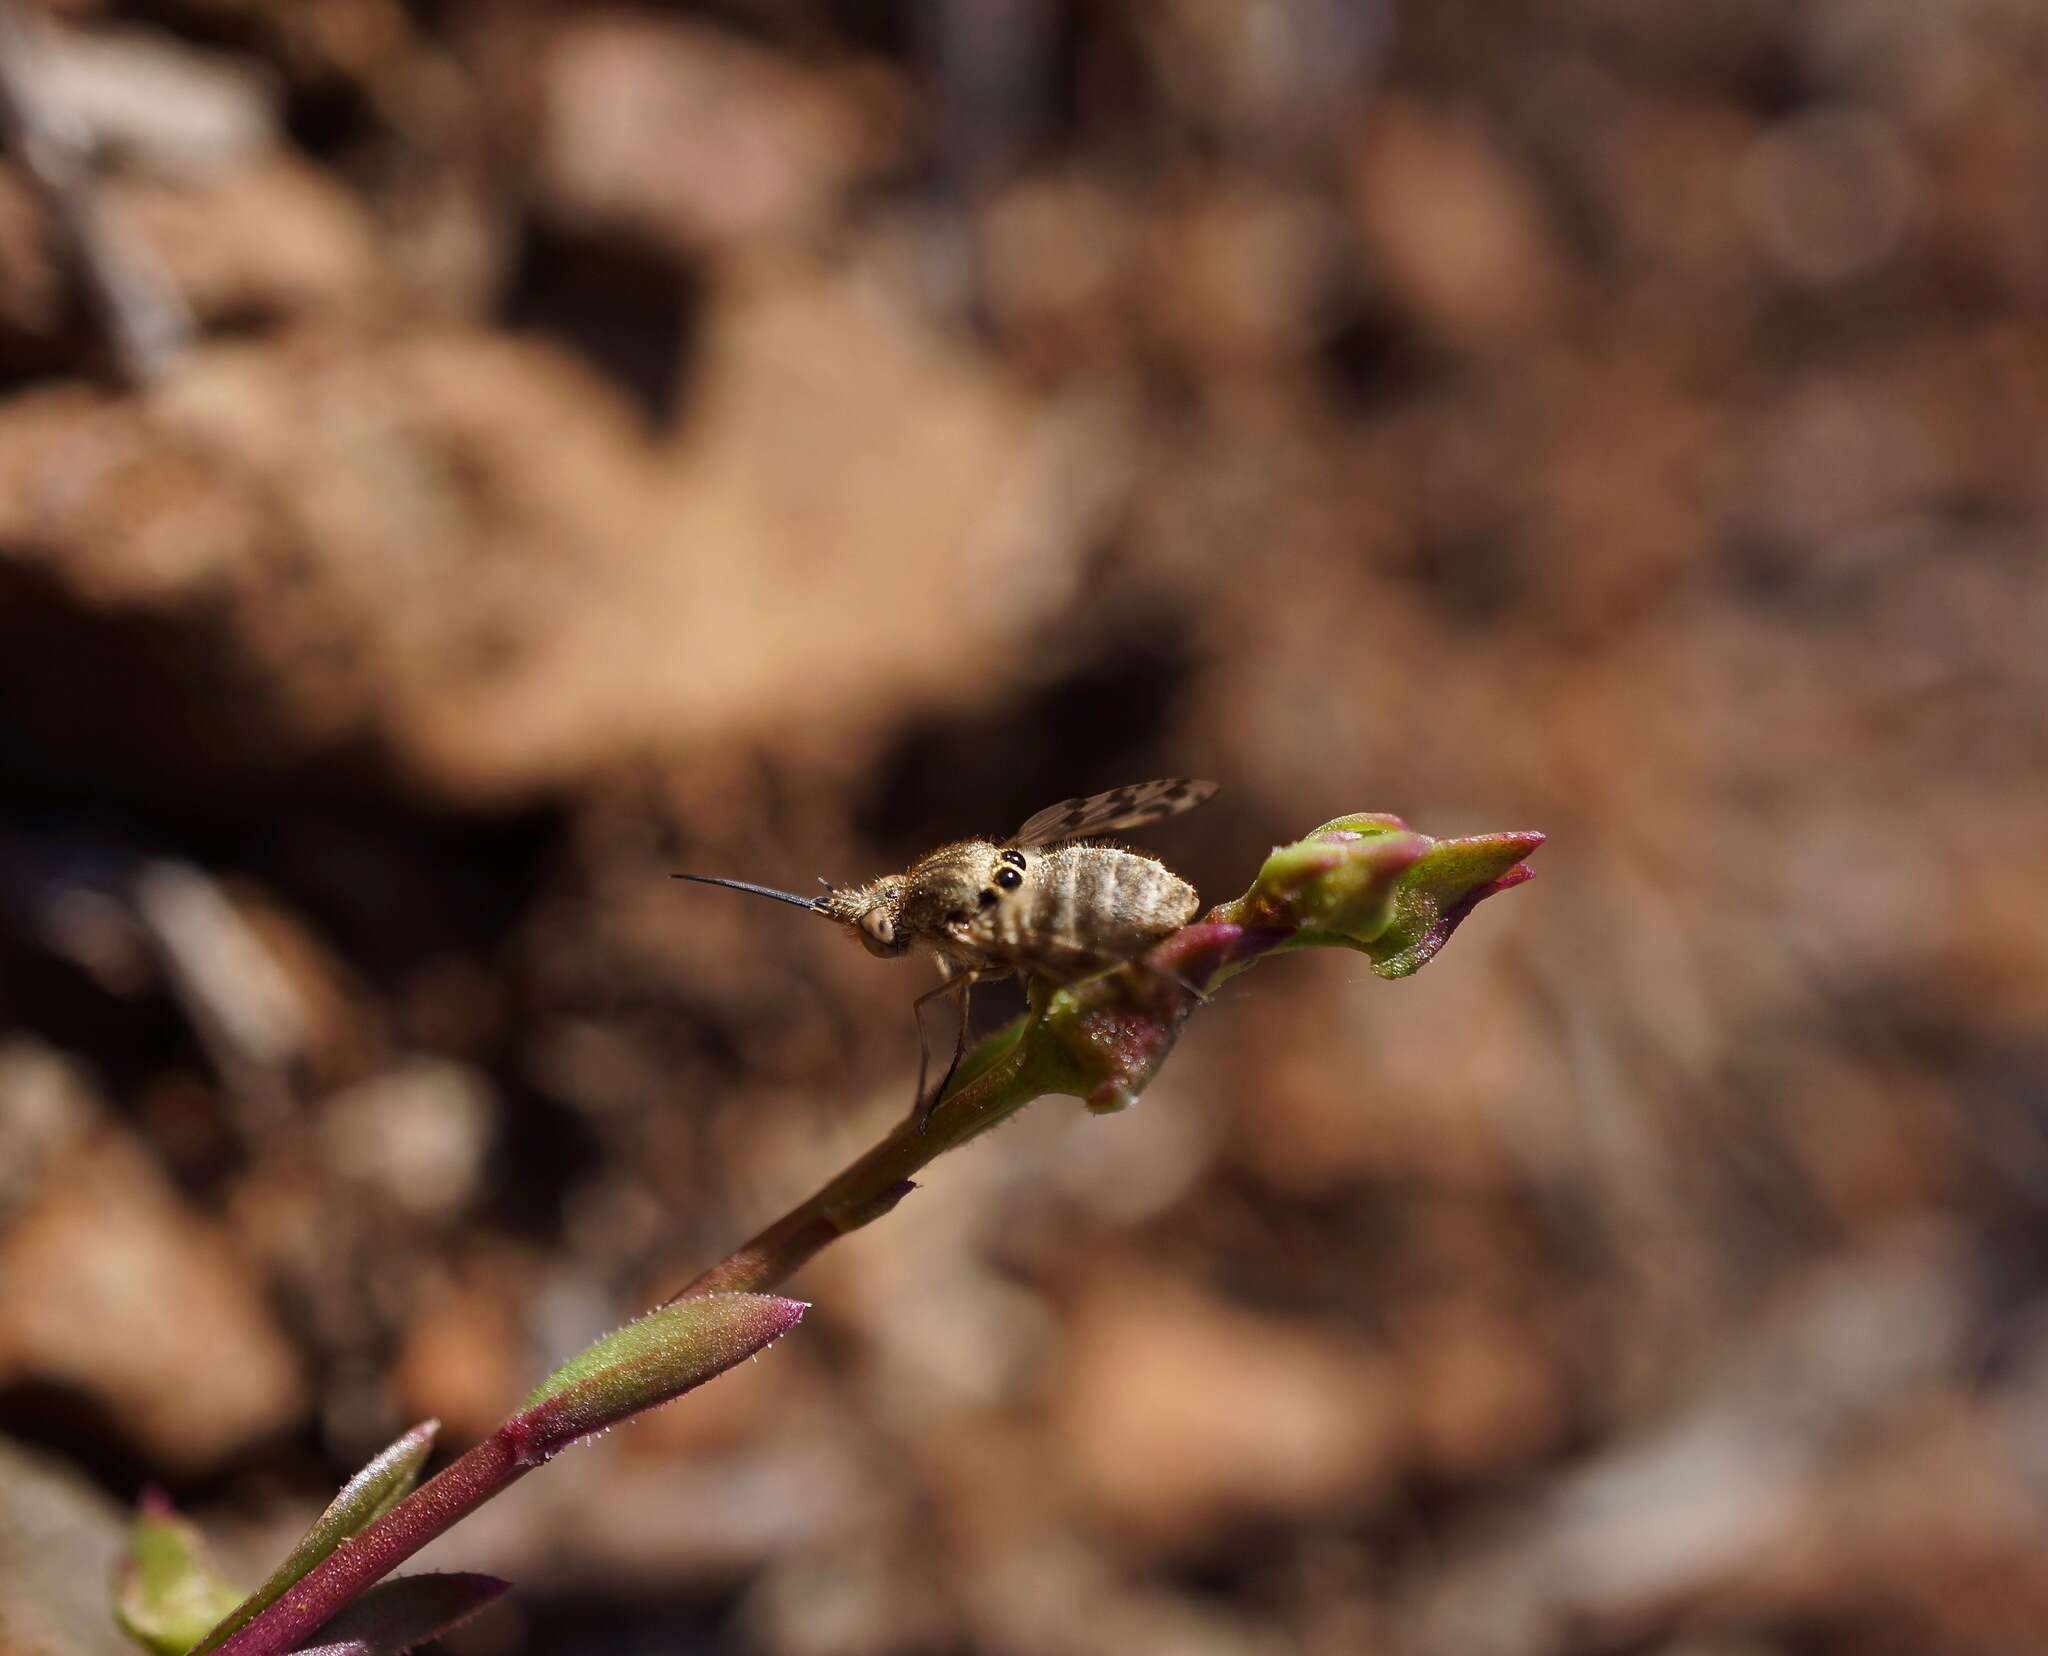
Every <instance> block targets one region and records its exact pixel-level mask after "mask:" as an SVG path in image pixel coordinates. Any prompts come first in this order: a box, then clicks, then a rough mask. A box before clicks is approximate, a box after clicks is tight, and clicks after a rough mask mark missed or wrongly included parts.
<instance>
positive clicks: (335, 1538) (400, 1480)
mask: <svg viewBox="0 0 2048 1656" xmlns="http://www.w3.org/2000/svg"><path fill="white" fill-rule="evenodd" d="M440 1430H441V1423H440V1422H439V1421H438V1420H428V1421H422V1422H421V1423H420V1424H419V1425H417V1426H415V1427H414V1428H413V1429H412V1430H411V1431H409V1432H407V1433H406V1434H405V1435H404V1436H403V1437H401V1438H399V1439H398V1440H397V1441H396V1442H394V1443H393V1444H392V1445H391V1446H390V1447H389V1448H387V1449H385V1450H384V1451H383V1452H382V1453H381V1454H379V1455H378V1456H377V1457H376V1459H374V1460H372V1461H371V1462H370V1463H369V1464H368V1465H367V1466H365V1467H364V1468H363V1469H362V1471H360V1472H358V1473H357V1474H356V1475H355V1476H354V1477H353V1478H351V1479H349V1481H348V1482H347V1483H346V1484H344V1485H343V1486H342V1491H341V1493H340V1494H339V1495H337V1496H335V1497H334V1499H333V1500H332V1501H330V1502H329V1503H328V1505H327V1510H326V1511H325V1512H323V1513H321V1514H320V1516H319V1517H318V1518H317V1519H315V1520H314V1522H313V1527H312V1528H311V1529H309V1530H307V1531H306V1533H305V1535H304V1536H303V1537H301V1539H300V1541H299V1544H298V1545H297V1546H295V1547H294V1548H292V1550H291V1552H290V1553H289V1555H287V1556H286V1558H285V1561H284V1562H283V1563H282V1564H280V1565H278V1567H277V1568H276V1569H275V1570H273V1571H271V1573H270V1578H269V1580H267V1581H265V1582H264V1583H263V1585H262V1586H261V1587H258V1588H257V1589H256V1591H255V1592H253V1593H251V1594H250V1595H249V1596H248V1597H247V1598H245V1599H243V1600H242V1602H241V1603H239V1604H237V1605H236V1606H235V1607H234V1608H233V1609H232V1610H231V1611H229V1613H228V1614H227V1615H226V1616H224V1617H222V1619H221V1621H220V1623H219V1625H218V1626H216V1627H214V1628H213V1630H212V1631H211V1632H209V1633H208V1634H207V1635H206V1637H205V1638H204V1639H202V1640H200V1642H199V1643H198V1645H197V1646H196V1647H194V1648H193V1650H192V1653H191V1656H207V1652H209V1651H211V1650H215V1649H217V1648H218V1647H219V1646H221V1645H223V1644H225V1643H227V1641H228V1640H229V1639H230V1638H231V1637H232V1636H233V1635H234V1634H235V1633H236V1632H237V1631H239V1630H240V1629H241V1628H243V1627H245V1626H247V1625H248V1624H249V1623H250V1622H252V1621H254V1620H255V1619H256V1617H257V1616H258V1615H259V1614H260V1613H261V1612H262V1611H264V1610H265V1609H267V1608H268V1607H269V1606H270V1605H272V1604H274V1603H276V1602H277V1600H278V1599H279V1598H281V1597H282V1596H283V1595H284V1593H285V1592H286V1591H287V1590H288V1589H289V1588H290V1587H291V1586H292V1585H293V1584H294V1583H295V1582H297V1581H298V1580H299V1579H300V1578H301V1577H302V1576H304V1575H305V1573H306V1572H307V1571H308V1570H310V1569H312V1568H313V1566H314V1565H315V1564H318V1563H319V1562H320V1560H321V1559H323V1558H325V1557H326V1556H327V1555H328V1554H329V1553H331V1552H333V1551H334V1549H335V1548H336V1547H338V1546H340V1545H341V1544H342V1542H344V1541H346V1540H347V1539H348V1538H349V1537H350V1536H351V1535H355V1534H358V1533H359V1532H360V1531H362V1530H363V1529H365V1528H367V1527H368V1526H369V1525H370V1524H372V1523H374V1522H376V1520H377V1519H379V1518H381V1517H383V1516H384V1514H385V1513H387V1512H389V1511H390V1510H391V1509H392V1508H393V1507H394V1506H396V1505H397V1504H398V1503H399V1501H400V1500H402V1499H403V1498H404V1496H405V1492H406V1491H407V1490H409V1489H411V1488H412V1486H413V1483H414V1481H415V1480H416V1479H418V1477H419V1475H420V1468H421V1467H422V1466H424V1465H425V1464H426V1459H427V1455H428V1453H429V1451H431V1450H432V1448H433V1447H434V1437H435V1434H436V1433H438V1432H439V1431H440Z"/></svg>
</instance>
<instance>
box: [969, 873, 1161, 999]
mask: <svg viewBox="0 0 2048 1656" xmlns="http://www.w3.org/2000/svg"><path fill="white" fill-rule="evenodd" d="M1197 905H1198V899H1197V898H1196V896H1195V888H1194V887H1193V886H1191V885H1189V884H1188V883H1187V881H1185V880H1183V879H1182V878H1181V877H1180V876H1179V875H1178V874H1176V873H1174V872H1173V870H1172V869H1170V868H1168V867H1167V866H1166V865H1165V864H1164V863H1161V862H1158V861H1156V860H1154V859H1153V858H1151V857H1145V856H1140V855H1139V854H1138V853H1137V852H1135V851H1120V850H1117V849H1115V848H1113V847H1110V846H1103V845H1062V846H1059V847H1057V848H1055V849H1053V850H1050V851H1042V852H1034V853H1033V854H1032V855H1031V857H1030V859H1029V863H1028V866H1027V867H1026V869H1025V871H1024V882H1023V884H1022V885H1021V886H1019V887H1018V888H1017V890H1015V891H1014V892H1011V893H1010V894H1009V895H1008V897H1007V898H1006V899H1005V900H1004V901H1002V902H999V903H997V904H996V905H995V906H994V907H992V908H990V909H988V910H986V911H984V912H983V913H982V914H980V915H979V916H977V923H976V925H975V927H974V930H975V932H976V934H977V935H976V939H975V940H976V942H978V943H980V944H981V945H982V947H983V949H984V950H985V951H986V953H987V954H988V956H989V958H990V959H991V960H993V961H997V962H1000V963H1002V964H1004V965H1011V966H1022V967H1025V968H1026V969H1027V970H1028V969H1031V968H1035V967H1037V968H1044V969H1047V970H1048V971H1051V972H1053V973H1058V972H1059V971H1060V970H1061V969H1063V968H1065V969H1068V970H1088V969H1091V968H1099V967H1103V966H1109V965H1113V964H1115V963H1116V962H1118V961H1122V960H1129V959H1131V958H1133V957H1134V956H1136V955H1139V954H1142V953H1144V951H1145V950H1146V949H1148V948H1150V947H1151V946H1152V945H1153V944H1154V943H1157V942H1158V941H1159V940H1160V939H1161V938H1163V937H1165V936H1167V935H1168V934H1169V933H1170V932H1174V931H1177V930H1179V929H1180V928H1181V927H1182V926H1184V925H1186V924H1187V923H1188V921H1190V920H1192V919H1193V918H1194V914H1195V909H1196V907H1197Z"/></svg>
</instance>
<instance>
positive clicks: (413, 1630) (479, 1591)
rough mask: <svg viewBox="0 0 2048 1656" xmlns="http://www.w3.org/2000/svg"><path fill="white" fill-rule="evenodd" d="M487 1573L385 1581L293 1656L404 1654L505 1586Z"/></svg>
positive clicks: (475, 1609) (459, 1622)
mask: <svg viewBox="0 0 2048 1656" xmlns="http://www.w3.org/2000/svg"><path fill="white" fill-rule="evenodd" d="M509 1585H510V1583H509V1582H503V1581H500V1580H499V1579H498V1578H497V1577H496V1576H487V1575H462V1574H453V1575H415V1576H400V1577H399V1578H398V1579H397V1580H396V1581H386V1582H381V1583H379V1584H378V1585H377V1586H375V1587H372V1588H371V1589H370V1590H369V1591H368V1592H367V1593H365V1594H364V1595H363V1596H362V1597H361V1598H359V1599H357V1600H356V1601H355V1603H353V1604H351V1605H350V1606H349V1607H348V1608H347V1609H345V1610H343V1611H342V1612H341V1614H340V1615H338V1616H336V1617H335V1618H334V1619H333V1620H332V1621H330V1622H329V1623H327V1625H326V1626H324V1627H322V1628H321V1629H320V1630H319V1632H317V1633H315V1634H314V1635H313V1638H312V1641H311V1642H310V1643H307V1644H302V1645H300V1646H299V1647H298V1650H297V1652H296V1653H295V1656H401V1653H402V1652H404V1651H408V1650H411V1649H412V1648H413V1646H415V1645H421V1644H425V1643H426V1642H427V1640H429V1639H435V1638H439V1637H440V1636H441V1635H442V1634H443V1633H446V1632H447V1631H448V1630H449V1629H451V1628H455V1627H460V1626H461V1625H462V1624H463V1623H464V1622H466V1621H468V1620H469V1618H470V1617H471V1616H473V1615H475V1614H476V1613H477V1612H478V1611H479V1610H481V1609H482V1608H483V1607H484V1606H485V1605H487V1604H489V1603H490V1602H491V1601H492V1600H493V1599H495V1598H496V1597H498V1595H499V1594H500V1593H502V1592H504V1591H505V1589H506V1588H507V1587H508V1586H509Z"/></svg>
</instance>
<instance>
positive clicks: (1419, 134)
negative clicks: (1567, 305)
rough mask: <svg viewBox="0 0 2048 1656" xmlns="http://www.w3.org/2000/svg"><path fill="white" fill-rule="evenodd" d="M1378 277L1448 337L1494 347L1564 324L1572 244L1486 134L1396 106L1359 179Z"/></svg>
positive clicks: (1382, 115)
mask: <svg viewBox="0 0 2048 1656" xmlns="http://www.w3.org/2000/svg"><path fill="white" fill-rule="evenodd" d="M1352 184H1353V200H1354V205H1355V209H1356V212H1357V215H1358V220H1359V225H1360V228H1361V229H1362V230H1363V232H1364V233H1365V236H1366V238H1367V240H1368V241H1369V243H1370V244H1371V246H1372V247H1373V249H1374V252H1375V254H1376V258H1375V261H1374V266H1373V269H1374V273H1375V274H1376V275H1378V276H1379V277H1380V278H1381V279H1382V280H1384V281H1385V282H1386V283H1387V284H1388V285H1389V286H1390V287H1391V288H1392V289H1393V290H1394V292H1395V293H1396V294H1397V295H1398V296H1399V298H1400V300H1401V301H1402V303H1403V304H1404V305H1406V306H1407V307H1409V308H1411V309H1412V310H1414V311H1415V312H1416V313H1418V314H1419V315H1420V316H1421V317H1422V318H1423V320H1424V321H1425V322H1426V323H1428V324H1429V325H1430V326H1431V327H1432V328H1433V329H1434V330H1435V331H1436V332H1437V333H1438V334H1440V335H1441V336H1443V337H1444V338H1446V339H1447V340H1449V341H1451V342H1453V343H1459V344H1464V345H1468V346H1475V347H1481V348H1485V347H1490V346H1493V345H1496V344H1498V343H1499V342H1501V341H1503V340H1507V339H1515V338H1525V337H1527V336H1529V335H1530V334H1532V333H1534V332H1536V331H1538V330H1540V329H1541V328H1543V327H1544V326H1545V325H1546V324H1549V323H1551V322H1553V321H1554V319H1555V317H1556V315H1557V313H1558V310H1559V307H1560V306H1561V305H1562V304H1563V303H1564V302H1565V300H1566V299H1567V298H1568V295H1569V283H1568V270H1567V266H1566V263H1565V258H1564V252H1563V248H1562V246H1561V245H1560V243H1559V240H1558V237H1557V234H1556V232H1555V231H1554V230H1553V228H1552V227H1551V225H1550V223H1549V221H1548V218H1547V215H1546V211H1545V207H1544V203H1543V200H1542V197H1541V195H1540V194H1539V193H1538V191H1537V188H1536V184H1535V181H1534V180H1533V179H1531V178H1530V177H1528V176H1527V175H1526V174H1525V173H1524V172H1523V170H1522V168H1521V166H1520V165H1519V163H1517V162H1516V161H1515V160H1514V159H1513V158H1512V157H1511V156H1510V154H1509V153H1508V152H1507V151H1506V150H1505V149H1504V148H1503V147H1502V146H1501V145H1499V144H1497V143H1495V142H1494V141H1493V140H1492V139H1491V138H1490V137H1489V136H1488V134H1487V133H1486V132H1485V131H1484V130H1482V129H1481V128H1480V127H1479V126H1477V125H1476V124H1472V123H1467V122H1462V121H1456V120H1451V119H1447V118H1445V117H1444V116H1442V115H1440V114H1436V113H1431V112H1426V111H1425V110H1424V109H1423V108H1422V107H1421V106H1419V105H1417V104H1415V103H1411V102H1408V101H1406V100H1403V99H1388V100H1387V101H1386V102H1385V103H1384V104H1382V105H1381V106H1380V108H1379V109H1378V110H1377V111H1376V112H1375V116H1374V119H1373V123H1372V125H1371V127H1370V128H1369V129H1368V131H1367V132H1366V134H1365V137H1364V139H1363V141H1362V142H1361V143H1360V145H1359V147H1358V150H1357V153H1356V157H1355V162H1354V169H1353V174H1352Z"/></svg>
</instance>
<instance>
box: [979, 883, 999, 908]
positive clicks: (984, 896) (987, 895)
mask: <svg viewBox="0 0 2048 1656" xmlns="http://www.w3.org/2000/svg"><path fill="white" fill-rule="evenodd" d="M995 900H996V894H995V893H994V892H993V891H991V890H989V888H988V887H987V886H983V887H982V888H981V906H982V907H983V908H987V907H988V906H989V904H991V903H993V902H994V901H995Z"/></svg>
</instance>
